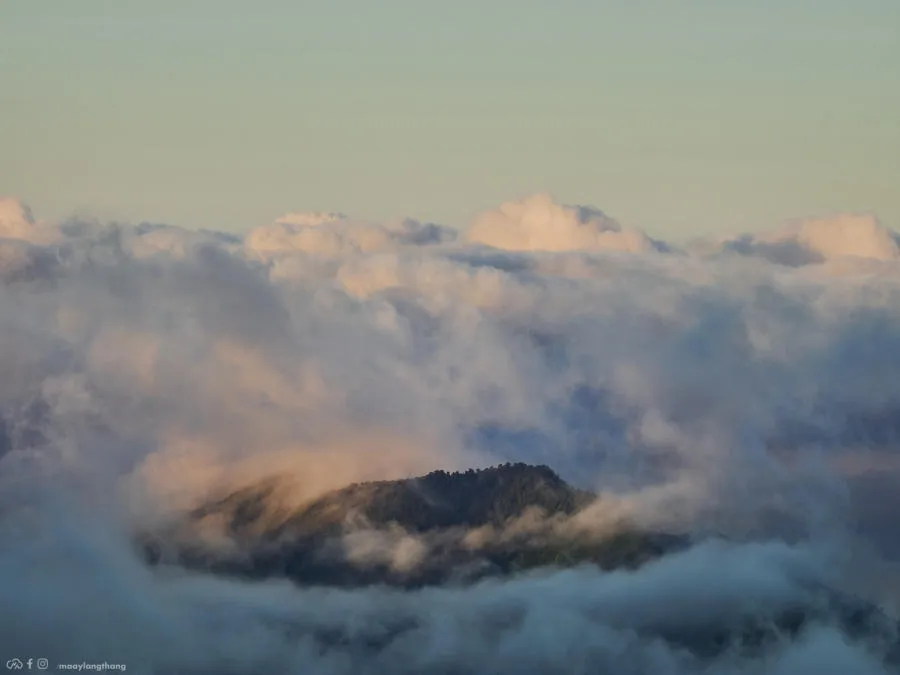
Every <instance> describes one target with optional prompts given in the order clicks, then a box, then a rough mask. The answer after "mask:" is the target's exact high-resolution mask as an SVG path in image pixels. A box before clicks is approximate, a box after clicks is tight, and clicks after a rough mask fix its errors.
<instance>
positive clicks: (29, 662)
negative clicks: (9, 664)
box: [27, 659, 34, 670]
mask: <svg viewBox="0 0 900 675" xmlns="http://www.w3.org/2000/svg"><path fill="white" fill-rule="evenodd" d="M27 663H28V670H31V666H33V665H34V659H28V661H27Z"/></svg>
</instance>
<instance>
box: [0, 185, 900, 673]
mask: <svg viewBox="0 0 900 675" xmlns="http://www.w3.org/2000/svg"><path fill="white" fill-rule="evenodd" d="M36 215H37V216H38V217H36ZM39 215H40V214H33V213H32V211H31V210H30V209H29V208H28V207H26V206H25V205H23V204H21V203H20V202H18V201H16V200H12V199H7V200H2V201H0V284H2V286H0V289H2V290H0V340H2V349H0V535H2V540H0V542H2V543H0V604H2V606H3V607H4V610H5V611H4V612H3V616H2V618H0V655H7V656H4V659H7V658H11V657H13V656H17V655H20V654H25V655H28V654H30V655H32V656H34V657H35V658H37V657H43V658H48V659H49V660H50V662H51V663H65V662H81V661H97V662H103V661H106V662H120V663H125V664H127V667H128V672H137V673H166V674H168V673H197V674H201V673H203V674H205V673H218V674H228V673H234V674H235V675H237V674H245V673H263V672H266V673H272V672H278V673H314V674H316V675H318V674H323V675H324V674H326V673H335V674H337V673H373V674H374V673H406V672H408V673H469V672H473V673H488V672H490V673H557V672H558V673H590V672H609V673H615V674H616V675H620V674H621V675H626V674H630V673H634V674H635V675H638V674H643V673H663V674H666V673H672V674H673V675H674V674H681V673H685V674H687V673H710V674H716V675H719V674H723V675H724V674H731V673H734V674H744V673H747V674H749V673H774V674H776V675H779V674H781V673H784V674H785V675H787V674H788V673H791V674H792V675H793V674H798V675H803V674H804V673H810V674H813V673H815V674H817V675H818V674H828V673H841V674H843V673H847V672H852V673H857V674H859V675H867V674H868V673H887V672H889V666H888V665H887V662H886V661H885V659H884V651H885V649H886V647H884V644H885V641H886V640H888V641H889V638H890V635H889V633H890V631H891V630H893V629H895V624H891V626H894V628H893V629H892V628H891V627H890V626H888V624H885V626H884V627H882V628H879V629H878V630H874V629H873V630H872V631H871V632H870V633H869V634H867V635H865V636H863V637H859V636H850V635H848V634H847V633H846V630H845V627H843V626H841V625H840V622H839V621H838V619H837V618H836V613H835V611H834V608H832V607H828V606H822V607H820V608H819V619H818V620H817V621H816V622H815V625H813V626H812V627H811V628H810V629H809V630H807V631H804V632H803V633H802V634H800V635H799V636H790V635H783V634H781V633H778V631H775V637H774V638H773V639H772V640H771V641H769V642H766V643H765V646H764V648H758V649H755V650H753V649H749V648H748V650H742V649H739V648H737V647H736V648H734V649H729V650H726V651H725V652H721V653H712V652H710V653H698V652H697V651H696V650H692V649H689V648H688V646H687V645H686V644H684V641H683V639H682V636H683V635H685V634H688V633H691V631H697V632H702V631H707V630H711V629H713V628H715V627H717V626H722V625H728V623H729V622H730V621H734V622H738V621H741V620H744V618H745V617H747V616H748V615H749V616H752V617H756V618H757V619H758V620H759V622H761V625H766V626H768V625H770V624H772V622H773V621H774V617H775V616H776V615H778V614H779V613H780V612H783V611H787V610H790V609H791V608H792V607H796V606H800V605H802V606H810V605H816V603H818V602H819V600H817V598H818V595H817V593H816V589H817V588H819V587H820V586H821V585H822V584H827V585H829V586H833V587H837V588H841V589H845V590H846V591H847V592H848V593H849V592H853V593H859V594H864V595H865V597H867V598H870V599H871V600H873V601H875V602H877V603H878V604H879V605H881V606H882V607H883V608H884V610H885V612H887V615H892V614H891V613H892V612H894V611H895V606H894V605H895V603H896V600H897V599H898V598H900V593H898V591H900V583H898V579H900V577H898V576H897V574H896V565H897V563H898V562H900V544H898V541H900V537H898V532H897V527H896V525H895V523H894V522H893V521H894V519H893V514H895V513H896V512H897V508H898V506H900V498H898V497H897V496H896V495H897V494H900V491H898V490H897V487H898V485H900V457H898V454H897V447H898V445H897V441H898V436H900V361H898V360H897V359H896V356H895V355H896V354H897V353H900V283H898V282H900V244H898V241H900V240H898V236H897V234H896V233H895V232H894V231H893V230H891V229H889V228H888V227H886V226H885V225H883V224H881V223H880V222H879V221H878V220H877V219H876V218H874V217H873V216H868V215H854V214H838V215H836V216H834V217H832V218H819V219H816V220H810V221H803V222H799V223H792V224H789V225H788V226H786V227H782V228H778V227H777V226H776V227H773V231H772V232H771V233H763V234H746V235H738V236H735V237H732V238H726V239H722V240H716V241H713V240H709V241H705V242H694V243H693V244H692V245H690V246H686V247H679V246H676V245H674V244H669V243H665V242H661V241H657V240H654V239H651V238H650V237H648V236H647V235H645V234H644V233H642V232H640V231H638V230H634V229H631V228H628V227H627V226H626V225H620V224H619V223H618V222H616V221H615V220H614V219H612V218H611V217H609V216H607V215H605V214H604V213H603V212H602V211H600V210H599V209H596V208H594V207H584V206H569V205H565V204H559V203H557V202H555V201H554V200H553V199H552V198H551V197H549V196H547V195H536V196H533V197H528V198H525V199H522V200H519V201H515V202H509V203H507V204H503V205H501V206H499V207H498V208H497V209H493V210H491V211H488V212H486V213H484V214H481V215H480V216H478V217H476V218H475V219H474V220H473V222H472V224H471V227H469V228H466V229H464V230H461V231H457V230H455V229H453V228H450V227H447V226H444V225H440V224H435V223H427V222H421V221H418V220H415V219H413V218H407V219H401V220H398V221H396V222H386V223H371V222H365V221H360V220H355V219H353V218H352V217H349V216H346V215H344V214H341V213H319V214H303V213H293V214H287V215H286V216H284V217H281V218H278V219H275V220H274V221H273V223H272V224H271V225H267V226H263V227H260V228H256V229H254V230H251V231H250V232H249V233H248V234H247V235H246V236H245V237H236V236H234V235H227V234H223V233H217V232H212V231H192V230H184V229H180V228H175V227H171V226H167V225H163V224H147V223H144V224H123V223H106V222H99V221H92V220H89V219H83V218H81V219H76V218H73V219H69V220H65V221H63V222H58V223H51V222H45V221H41V220H40V219H39ZM507 461H522V462H528V463H542V464H547V465H549V466H551V467H552V468H553V469H554V470H556V471H558V472H559V474H560V475H561V476H562V477H563V478H565V479H566V480H567V481H569V482H571V483H572V484H574V485H577V486H578V487H582V488H585V489H590V490H593V491H596V492H598V493H599V494H600V495H601V500H600V501H599V502H598V504H597V505H596V507H595V508H593V509H592V510H591V511H590V512H589V513H587V514H584V515H583V516H582V520H581V522H579V523H578V525H579V526H580V527H583V528H586V529H587V530H599V529H602V528H605V527H609V523H611V522H619V521H620V520H621V519H622V518H625V519H628V520H630V521H633V522H637V523H640V524H642V525H643V526H646V527H654V528H662V529H665V530H670V531H678V532H685V533H688V534H691V535H693V536H696V537H697V540H698V542H699V543H697V544H696V545H694V546H692V547H690V548H689V549H688V550H685V551H682V552H680V553H677V554H673V555H671V556H666V557H665V558H663V559H661V560H659V561H657V562H654V563H651V564H648V565H646V566H644V567H641V568H640V569H638V570H635V571H628V572H626V571H622V572H612V573H603V572H600V571H599V570H596V569H589V568H576V569H572V570H548V571H546V572H544V573H541V574H532V575H526V576H522V577H516V578H512V579H507V580H493V581H484V582H480V583H479V584H477V585H474V586H462V587H453V588H449V587H448V588H430V589H422V590H415V591H404V590H396V589H394V590H389V589H386V588H365V589H351V590H346V589H345V590H338V589H327V588H315V587H300V586H294V585H291V584H289V583H288V582H286V581H283V580H266V581H261V582H244V581H238V580H234V579H228V578H224V577H218V576H214V575H209V574H200V573H196V572H190V571H188V570H184V569H179V568H177V567H161V568H150V567H148V566H146V565H145V564H144V562H143V560H142V559H141V558H140V556H139V555H138V554H137V553H136V551H135V548H134V546H133V542H132V538H133V536H134V534H135V533H137V532H140V531H142V530H145V529H147V528H153V527H155V526H156V525H158V524H159V523H166V522H169V521H171V519H172V518H177V517H178V515H179V514H182V513H184V512H186V511H187V510H189V509H191V508H193V507H195V506H197V505H198V504H200V503H202V502H203V500H205V499H207V498H209V496H210V495H214V494H217V493H219V492H221V491H223V490H225V491H227V490H230V489H236V488H239V487H242V486H246V485H250V484H253V483H254V482H255V481H259V480H264V479H271V478H272V477H276V478H277V479H278V480H279V482H280V483H279V484H280V485H281V486H282V488H281V491H280V492H279V495H278V504H277V506H278V507H279V508H281V507H284V508H287V507H290V506H294V505H299V504H302V503H304V502H306V501H308V500H310V499H313V498H314V497H316V496H318V495H321V494H323V493H325V492H327V491H328V490H332V489H335V488H340V487H343V486H345V485H347V484H349V483H352V482H358V481H366V480H381V479H393V478H404V477H408V476H415V475H420V474H423V473H427V472H429V471H432V470H434V469H449V470H456V469H466V468H470V467H475V468H477V467H484V466H490V465H494V464H498V463H502V462H507ZM273 508H274V505H273ZM490 536H503V535H502V533H493V534H491V535H490ZM355 545H356V549H354V550H355V554H356V555H358V556H361V557H363V558H365V557H367V556H373V555H376V554H377V555H383V554H384V551H383V550H381V549H383V548H384V547H385V546H387V547H388V548H391V547H395V546H406V547H407V548H406V549H404V550H405V551H406V552H407V553H408V554H409V558H408V560H407V563H404V564H416V561H417V560H418V559H419V558H420V557H421V556H423V555H425V556H427V555H428V547H427V546H424V547H422V548H416V545H415V543H414V544H410V541H409V539H408V538H405V533H402V532H401V533H398V536H397V538H396V541H394V542H393V543H392V542H372V541H370V540H362V539H359V538H357V540H355ZM410 546H412V548H410ZM389 553H391V554H393V553H396V551H395V550H394V549H393V548H391V551H389ZM816 606H817V605H816ZM773 630H774V629H773Z"/></svg>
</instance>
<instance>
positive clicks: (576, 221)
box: [466, 194, 665, 253]
mask: <svg viewBox="0 0 900 675" xmlns="http://www.w3.org/2000/svg"><path fill="white" fill-rule="evenodd" d="M466 238H467V240H468V241H470V242H472V243H477V244H484V245H486V246H492V247H494V248H498V249H502V250H507V251H585V250H587V251H621V252H627V253H646V252H649V251H654V250H664V249H665V246H664V245H662V244H661V243H660V242H656V241H654V240H652V239H651V238H650V237H648V236H647V235H646V234H644V233H643V232H641V231H639V230H634V229H629V228H623V227H622V226H621V225H619V223H617V222H616V221H615V220H613V219H612V218H610V217H608V216H607V215H606V214H604V213H603V212H602V211H599V210H597V209H595V208H593V207H589V206H567V205H564V204H558V203H556V202H555V201H554V200H553V198H552V197H550V195H547V194H536V195H532V196H530V197H527V198H525V199H522V200H520V201H515V202H507V203H505V204H503V205H502V206H500V207H499V208H498V209H494V210H491V211H487V212H485V213H482V214H481V215H479V216H477V217H476V218H475V220H474V221H473V222H472V224H471V225H470V226H469V229H468V231H467V232H466Z"/></svg>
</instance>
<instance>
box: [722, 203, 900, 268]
mask: <svg viewBox="0 0 900 675" xmlns="http://www.w3.org/2000/svg"><path fill="white" fill-rule="evenodd" d="M721 250H723V251H732V252H735V253H739V254H741V255H748V256H758V257H760V258H763V259H765V260H768V261H770V262H773V263H776V264H779V265H787V266H791V267H800V266H803V265H811V264H818V263H825V262H831V261H837V260H844V261H846V260H847V259H857V261H859V260H865V261H879V262H885V261H897V260H900V235H898V234H897V233H896V232H894V231H893V230H891V229H889V228H888V227H886V226H884V225H883V224H881V223H880V222H879V221H878V219H877V218H875V217H874V216H872V215H859V214H843V215H838V216H835V217H831V218H817V219H812V220H805V221H801V222H799V223H795V224H792V225H789V226H787V227H784V228H782V229H780V230H776V231H774V232H771V233H767V234H762V235H753V234H747V235H744V236H742V237H739V238H737V239H732V240H727V241H725V242H724V243H723V244H722V248H721Z"/></svg>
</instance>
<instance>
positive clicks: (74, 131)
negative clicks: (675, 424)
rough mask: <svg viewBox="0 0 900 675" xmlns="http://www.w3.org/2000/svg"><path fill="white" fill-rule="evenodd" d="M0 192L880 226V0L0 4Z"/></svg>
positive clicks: (892, 150)
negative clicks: (562, 208)
mask: <svg viewBox="0 0 900 675" xmlns="http://www.w3.org/2000/svg"><path fill="white" fill-rule="evenodd" d="M0 148H2V152H0V194H7V195H13V196H15V197H18V198H21V199H23V200H24V201H26V202H28V203H29V204H30V205H31V206H32V208H33V209H34V211H35V214H36V215H37V216H39V217H41V218H48V219H57V218H61V217H64V216H65V215H67V214H72V213H79V214H91V215H96V216H98V217H103V218H113V219H121V220H128V221H132V222H139V221H147V220H149V221H154V222H165V223H170V224H176V225H181V226H188V227H205V228H216V229H222V230H227V231H233V232H239V231H246V230H248V229H249V228H251V227H254V226H256V225H260V224H264V223H266V222H270V221H271V220H272V219H273V218H275V217H276V216H278V215H279V214H281V213H283V212H286V211H307V210H337V211H342V212H345V213H350V214H352V215H354V216H358V217H363V218H372V219H389V218H394V217H401V216H411V217H415V218H419V219H421V220H430V221H435V222H439V223H445V224H448V225H453V226H463V225H465V224H466V223H468V222H469V221H470V220H471V218H472V217H473V216H474V215H475V214H476V213H479V212H481V211H483V210H484V209H486V208H491V207H493V206H496V205H497V204H499V203H501V202H503V201H505V200H507V199H513V198H517V197H520V196H523V195H526V194H530V193H533V192H537V191H548V192H550V193H552V194H553V195H554V196H555V197H556V198H557V199H559V200H562V201H563V202H568V203H577V204H591V205H595V206H597V207H599V208H601V209H603V210H604V211H605V212H607V213H608V214H610V215H611V216H613V217H615V218H616V219H618V220H620V221H621V222H623V223H625V224H627V225H628V226H631V227H637V228H640V229H643V230H645V231H647V232H648V233H650V234H652V235H654V236H662V237H666V238H670V239H678V238H680V237H690V236H694V235H705V234H717V233H725V232H729V233H731V232H736V231H746V230H755V229H761V228H766V227H771V226H774V225H777V224H779V223H781V222H783V221H784V220H786V219H792V218H802V217H807V216H816V215H823V214H829V213H834V212H842V211H852V212H857V211H863V212H874V213H876V214H877V215H878V216H879V217H880V218H881V219H882V221H883V222H884V223H886V224H887V225H889V226H892V227H895V228H896V227H898V226H900V190H898V189H897V180H898V178H900V3H897V2H896V0H853V1H852V2H851V1H849V0H847V1H841V0H777V1H776V0H757V1H755V2H749V1H737V0H682V1H680V2H678V3H673V2H668V1H665V2H663V1H661V0H660V1H653V0H645V1H643V2H638V1H635V0H631V1H628V2H626V1H624V0H623V1H617V0H605V1H604V0H590V1H588V0H554V1H553V2H550V1H549V0H548V1H539V0H520V1H516V2H513V0H492V1H490V2H488V1H487V0H480V1H479V2H475V1H474V0H456V1H455V2H442V3H436V2H432V1H430V0H383V1H382V2H379V3H372V2H367V1H366V0H328V1H327V2H326V1H324V0H262V1H260V2H253V3H251V2H238V1H237V0H178V1H177V2H176V1H174V0H156V1H155V2H137V1H135V2H122V1H121V0H117V1H112V0H109V1H104V0H81V1H80V2H77V3H74V2H68V1H63V0H56V1H54V0H43V1H42V2H34V0H2V1H0Z"/></svg>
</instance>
